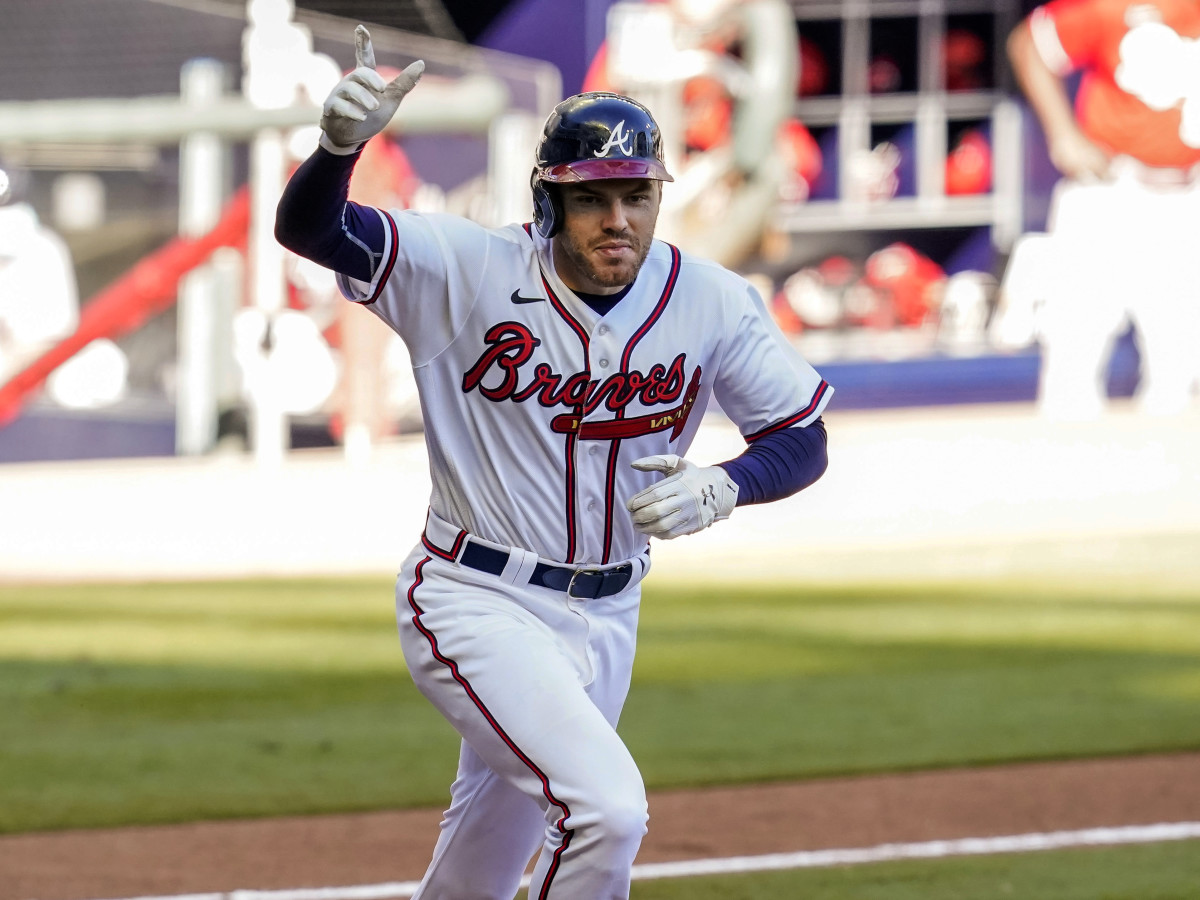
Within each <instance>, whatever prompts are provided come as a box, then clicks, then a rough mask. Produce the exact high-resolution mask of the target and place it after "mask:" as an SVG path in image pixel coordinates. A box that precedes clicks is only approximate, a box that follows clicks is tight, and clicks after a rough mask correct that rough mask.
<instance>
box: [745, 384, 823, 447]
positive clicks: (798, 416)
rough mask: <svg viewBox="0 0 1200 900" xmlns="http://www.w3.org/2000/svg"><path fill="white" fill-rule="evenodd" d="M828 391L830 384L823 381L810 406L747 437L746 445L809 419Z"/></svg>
mask: <svg viewBox="0 0 1200 900" xmlns="http://www.w3.org/2000/svg"><path fill="white" fill-rule="evenodd" d="M828 390H829V382H827V381H825V380H824V379H822V380H821V383H820V384H818V385H817V389H816V391H815V392H814V393H813V398H812V400H810V401H809V403H808V406H806V407H804V409H802V410H800V411H799V412H798V413H794V414H793V415H790V416H788V417H787V418H786V419H784V420H783V421H781V422H776V423H775V424H774V425H768V426H767V427H766V428H764V429H762V430H761V431H756V432H754V433H753V434H748V435H746V436H745V440H746V443H747V444H749V443H751V442H753V441H756V440H758V439H759V438H760V437H762V436H763V435H766V434H770V433H771V432H772V431H779V430H780V429H781V428H788V427H789V426H792V425H795V424H796V423H797V422H800V421H802V420H804V419H807V418H808V417H809V416H811V415H812V414H813V413H814V412H816V410H817V409H818V408H819V407H820V405H821V399H822V398H823V397H824V396H825V392H826V391H828Z"/></svg>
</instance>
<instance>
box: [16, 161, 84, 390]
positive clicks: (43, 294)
mask: <svg viewBox="0 0 1200 900" xmlns="http://www.w3.org/2000/svg"><path fill="white" fill-rule="evenodd" d="M24 181H25V178H24V175H23V173H22V172H20V171H19V170H18V169H15V168H12V167H10V166H7V165H6V164H5V163H4V161H3V160H0V384H3V383H4V382H6V381H8V379H9V378H11V377H12V376H13V375H15V374H16V373H17V372H19V371H20V370H21V369H23V368H25V366H27V365H28V364H29V363H31V362H32V361H33V360H34V359H36V358H37V357H39V356H40V355H41V354H42V353H44V352H45V351H46V350H49V349H50V348H51V347H52V346H54V344H55V343H57V342H58V341H59V340H61V339H62V338H64V337H66V336H67V335H69V334H71V333H72V332H74V331H75V328H76V326H77V325H78V323H79V292H78V287H77V285H76V282H75V266H74V263H73V262H72V260H71V254H70V251H69V250H68V249H67V245H66V243H65V242H64V241H63V240H62V238H61V237H59V236H58V234H57V233H55V232H54V231H52V230H51V229H49V228H47V227H46V226H45V225H43V224H42V223H41V221H40V220H39V219H38V215H37V213H36V211H35V210H34V208H33V207H32V206H30V205H29V204H28V203H26V202H24V197H23V196H22V193H23V190H22V187H23V184H24Z"/></svg>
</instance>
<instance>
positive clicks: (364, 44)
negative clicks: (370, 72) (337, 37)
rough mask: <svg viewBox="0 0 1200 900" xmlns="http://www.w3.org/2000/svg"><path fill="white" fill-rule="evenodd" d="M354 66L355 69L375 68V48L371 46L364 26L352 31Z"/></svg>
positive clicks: (368, 34)
mask: <svg viewBox="0 0 1200 900" xmlns="http://www.w3.org/2000/svg"><path fill="white" fill-rule="evenodd" d="M354 65H355V68H361V67H363V66H366V67H367V68H368V69H373V68H375V48H374V47H372V46H371V33H370V32H369V31H367V28H366V26H365V25H359V26H358V27H357V28H355V29H354Z"/></svg>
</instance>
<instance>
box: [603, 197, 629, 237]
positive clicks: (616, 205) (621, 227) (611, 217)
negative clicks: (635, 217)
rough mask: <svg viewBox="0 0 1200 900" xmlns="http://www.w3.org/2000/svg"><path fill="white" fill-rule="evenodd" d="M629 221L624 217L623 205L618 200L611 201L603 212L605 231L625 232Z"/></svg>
mask: <svg viewBox="0 0 1200 900" xmlns="http://www.w3.org/2000/svg"><path fill="white" fill-rule="evenodd" d="M628 227H629V220H628V218H626V216H625V204H624V203H623V202H622V201H621V200H620V199H614V200H611V201H610V202H609V203H608V205H607V207H606V208H605V210H604V229H605V230H606V231H625V230H626V229H627V228H628Z"/></svg>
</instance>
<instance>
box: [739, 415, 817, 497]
mask: <svg viewBox="0 0 1200 900" xmlns="http://www.w3.org/2000/svg"><path fill="white" fill-rule="evenodd" d="M828 464H829V455H828V452H827V450H826V434H825V423H824V422H823V421H821V419H820V417H818V418H817V420H816V421H815V422H813V423H812V424H811V425H807V426H805V427H802V428H801V427H792V428H783V429H780V430H779V431H774V432H772V433H771V434H767V435H763V436H762V437H760V438H759V439H758V440H756V441H755V442H754V443H752V444H751V445H750V446H749V447H747V448H746V452H745V453H743V454H742V455H741V456H739V457H737V458H736V459H731V460H729V461H728V462H723V463H719V464H718V465H720V466H721V468H722V469H724V470H725V471H726V472H728V473H729V477H730V478H732V479H733V481H734V483H735V484H737V486H738V498H737V505H738V506H748V505H750V504H752V503H769V502H771V501H772V500H782V499H783V498H784V497H790V496H791V495H792V494H795V493H796V492H797V491H801V490H803V489H804V488H806V487H808V486H809V485H810V484H812V483H813V482H815V481H816V480H817V479H818V478H820V477H821V476H822V475H823V474H824V473H825V468H826V466H828Z"/></svg>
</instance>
